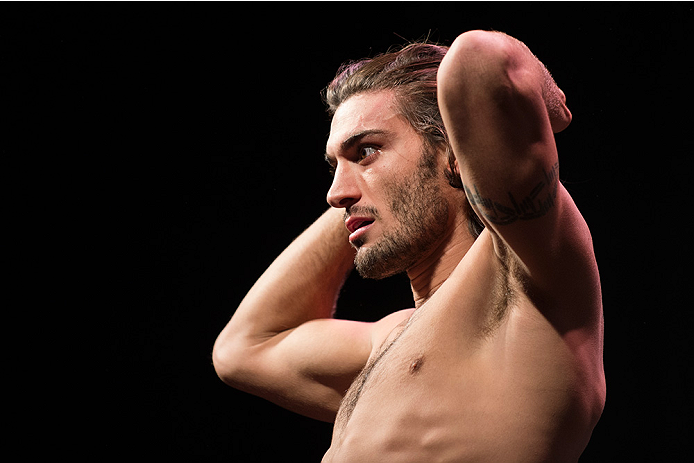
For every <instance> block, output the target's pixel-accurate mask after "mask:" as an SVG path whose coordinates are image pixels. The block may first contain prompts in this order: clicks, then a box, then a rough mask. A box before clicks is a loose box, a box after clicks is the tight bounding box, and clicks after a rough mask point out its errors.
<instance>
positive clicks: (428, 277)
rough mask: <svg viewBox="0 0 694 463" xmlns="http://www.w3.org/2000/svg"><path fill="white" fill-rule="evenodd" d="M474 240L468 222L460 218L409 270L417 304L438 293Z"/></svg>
mask: <svg viewBox="0 0 694 463" xmlns="http://www.w3.org/2000/svg"><path fill="white" fill-rule="evenodd" d="M474 242H475V239H474V238H473V237H472V236H471V235H470V232H469V231H468V228H467V224H466V222H465V221H464V220H460V218H458V219H457V220H454V223H453V224H452V226H450V227H449V228H448V232H447V233H446V235H445V236H444V237H443V238H442V239H441V240H440V241H439V242H438V243H437V244H436V246H435V247H434V248H433V249H432V251H431V252H430V253H429V255H428V256H427V257H425V258H424V259H422V260H420V261H419V262H418V263H417V264H415V265H414V266H412V268H410V269H408V270H407V276H408V277H409V278H410V285H411V287H412V296H413V298H414V302H415V307H416V308H419V307H421V306H422V304H424V303H425V302H426V301H428V300H429V298H431V296H433V295H434V293H435V292H436V290H438V289H439V287H440V286H441V285H442V284H443V283H444V282H445V281H446V280H447V279H448V277H449V276H450V275H451V273H452V272H453V270H454V269H455V268H456V267H457V266H458V264H459V263H460V261H461V260H462V259H463V257H465V254H467V252H468V250H469V249H470V247H471V246H472V244H473V243H474Z"/></svg>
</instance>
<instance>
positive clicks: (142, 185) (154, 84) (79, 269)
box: [0, 2, 693, 462]
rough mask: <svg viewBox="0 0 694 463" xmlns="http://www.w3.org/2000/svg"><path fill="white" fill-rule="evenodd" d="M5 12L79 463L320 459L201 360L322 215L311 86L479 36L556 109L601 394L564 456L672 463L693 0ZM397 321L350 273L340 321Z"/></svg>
mask: <svg viewBox="0 0 694 463" xmlns="http://www.w3.org/2000/svg"><path fill="white" fill-rule="evenodd" d="M2 11H4V13H5V15H4V21H5V22H7V23H8V26H7V27H5V28H4V29H3V30H2V32H0V39H2V46H3V53H2V59H3V67H2V69H3V70H2V73H3V76H4V78H5V79H7V80H6V82H8V84H7V85H6V86H5V91H4V92H3V93H4V97H3V98H4V100H5V104H6V108H11V109H7V110H6V112H7V114H8V115H9V116H10V117H11V119H12V121H13V122H14V124H12V129H11V130H9V129H8V133H7V134H6V135H5V137H6V140H7V141H6V143H5V146H4V147H3V148H2V151H3V154H6V155H8V154H9V155H10V156H11V159H14V160H17V161H19V162H20V163H21V165H22V166H23V167H22V171H21V175H22V178H23V179H24V180H25V181H27V182H28V181H31V183H29V185H31V186H30V187H29V188H24V189H23V190H21V191H19V192H15V194H14V196H13V197H14V198H16V199H19V200H20V201H12V202H13V204H23V203H22V202H21V201H27V204H31V205H32V206H31V215H33V216H34V217H35V218H36V217H38V218H39V222H40V223H41V232H40V234H41V237H42V238H41V239H40V241H41V244H42V249H44V250H45V252H44V254H45V255H46V256H50V257H52V258H53V259H49V260H52V261H53V262H55V261H56V260H57V259H60V260H61V262H60V263H59V264H55V265H54V266H49V268H48V270H47V271H46V272H45V274H40V275H38V276H36V281H38V282H41V281H43V278H46V279H49V278H48V277H49V275H50V278H52V280H51V281H61V282H65V283H60V284H55V283H54V284H55V288H56V290H55V292H54V293H52V297H53V298H54V301H53V303H54V305H56V306H59V305H60V304H67V305H69V306H70V309H69V310H68V311H67V312H66V314H67V315H66V317H67V318H68V319H69V320H70V322H69V323H70V324H71V325H75V326H78V327H79V328H78V329H77V330H76V331H77V333H75V331H74V330H73V331H71V332H72V333H75V339H77V341H76V344H78V346H77V348H78V350H79V351H81V352H82V353H87V352H88V353H89V354H91V355H92V356H94V357H95V358H94V359H93V360H91V361H90V362H84V363H83V364H81V365H80V368H79V369H80V371H81V375H80V377H81V378H83V379H82V380H81V381H80V382H79V383H78V384H75V383H76V381H68V383H70V384H71V386H70V389H71V395H72V396H73V399H72V402H71V405H70V406H69V407H68V408H69V409H70V410H72V412H71V415H72V416H74V415H78V416H88V417H89V418H88V419H85V420H83V423H82V424H83V426H82V432H80V435H79V437H75V436H74V435H73V436H72V437H71V438H70V440H69V442H70V445H74V448H75V449H78V450H81V451H87V452H90V454H92V455H93V456H94V457H95V458H96V459H97V460H99V459H101V458H102V457H107V456H122V457H133V458H151V459H154V460H155V461H164V460H165V459H167V460H168V459H171V460H174V461H235V462H236V461H237V462H275V461H285V460H286V461H292V460H294V461H319V460H320V457H321V456H322V454H323V453H324V452H325V450H326V449H327V447H328V445H329V440H330V434H331V426H330V425H328V424H325V423H320V422H315V421H313V420H310V419H306V418H303V417H300V416H297V415H294V414H292V413H290V412H287V411H285V410H283V409H280V408H279V407H276V406H274V405H272V404H270V403H267V402H265V401H263V400H260V399H257V398H255V397H253V396H250V395H247V394H244V393H241V392H238V391H235V390H233V389H231V388H229V387H227V386H225V385H224V384H223V383H222V382H221V381H219V380H218V379H217V377H216V375H215V372H214V369H213V367H212V365H211V350H212V345H213V343H214V340H215V338H216V336H217V334H218V333H219V331H220V330H221V329H222V328H223V327H224V325H225V324H226V322H227V320H228V319H229V317H230V316H231V315H232V313H233V311H234V309H235V307H236V306H237V304H238V303H239V302H240V301H241V299H242V298H243V296H244V294H245V292H246V291H247V290H248V288H250V286H251V285H252V283H253V282H254V281H255V279H256V278H257V277H258V276H259V275H260V274H261V273H262V271H263V270H264V269H265V268H266V267H267V265H269V263H270V262H271V261H272V260H273V258H274V257H275V256H276V255H278V254H279V253H280V252H281V251H282V250H283V249H284V247H286V245H287V244H289V242H290V241H291V240H292V239H293V238H294V237H295V236H296V235H298V234H299V233H300V232H301V231H302V230H303V229H304V228H305V227H306V226H308V225H309V224H310V223H311V222H312V221H313V220H314V219H315V218H317V217H318V216H319V215H320V214H321V213H322V211H324V210H325V209H326V208H327V204H326V203H325V193H326V192H327V189H328V187H329V185H330V177H329V175H328V173H327V165H326V164H325V162H324V161H323V159H322V153H323V151H324V145H325V141H326V139H327V135H328V132H329V119H328V117H327V114H326V113H325V110H324V106H323V104H322V102H321V99H320V90H321V89H322V88H323V87H324V86H325V85H326V84H327V83H328V82H329V81H330V79H331V78H332V77H333V76H334V73H335V71H336V69H337V67H338V66H339V65H340V64H341V63H342V62H344V61H346V60H349V59H357V58H362V57H366V56H373V55H374V54H376V53H379V52H383V51H386V50H387V49H388V47H389V46H391V45H394V44H402V43H403V42H404V41H405V40H416V39H423V38H425V37H427V36H428V37H429V38H430V39H431V40H434V41H439V42H441V43H444V44H450V43H451V41H452V40H453V39H454V38H455V37H456V36H457V35H458V34H459V33H462V32H464V31H465V30H469V29H477V28H479V29H496V30H501V31H504V32H507V33H509V34H511V35H513V36H515V37H517V38H519V39H520V40H523V41H524V42H525V43H526V44H527V45H528V46H529V47H530V49H531V50H533V52H534V53H535V54H536V55H537V56H538V57H539V58H540V59H541V60H542V61H543V62H544V63H545V64H546V65H547V67H548V68H549V69H550V71H551V72H552V73H553V75H554V77H555V79H556V81H557V82H558V83H559V85H560V86H561V88H562V89H563V90H564V91H565V93H566V94H567V97H568V105H569V107H570V109H571V110H572V112H573V116H574V121H573V123H572V125H571V126H570V127H569V129H567V130H566V131H565V132H563V133H561V134H559V135H558V136H557V144H558V146H559V152H560V160H561V166H562V172H561V175H562V178H563V180H564V181H565V184H566V186H567V188H568V189H569V190H570V192H571V193H572V195H573V196H574V198H575V199H576V202H577V203H578V205H579V208H580V209H581V210H582V212H583V214H584V216H585V217H586V219H587V221H588V223H589V225H590V226H591V229H592V232H593V237H594V241H595V250H596V255H597V259H598V263H599V265H600V269H601V278H602V283H603V293H604V308H605V321H606V328H605V367H606V374H607V382H608V398H607V405H606V408H605V412H604V414H603V417H602V419H601V421H600V422H599V423H598V425H597V427H596V429H595V432H594V434H593V438H592V440H591V442H590V444H589V446H588V448H587V450H586V451H585V453H584V455H583V456H582V457H581V462H598V461H677V460H679V459H683V458H684V457H683V456H682V455H684V454H683V453H681V449H683V448H684V446H685V445H686V444H687V442H686V439H687V438H688V437H689V435H690V429H689V428H690V427H691V413H692V407H691V402H690V401H689V400H688V396H689V393H690V392H691V389H692V383H691V375H690V372H689V369H690V367H691V357H690V355H689V344H690V341H689V329H688V321H689V318H690V314H689V312H690V308H691V302H690V298H686V299H685V294H687V293H689V292H690V291H687V286H686V285H688V284H691V283H690V277H689V268H690V266H691V258H690V256H689V254H688V250H689V248H690V244H689V243H690V240H689V234H688V233H687V230H686V229H687V227H689V225H688V222H689V221H690V220H691V214H690V212H689V211H690V209H691V195H690V194H689V188H687V186H688V185H687V183H688V181H689V180H688V178H687V177H688V172H689V170H690V165H689V163H690V161H689V158H690V157H691V155H692V143H691V125H692V124H691V122H692V120H691V105H692V99H691V76H690V74H691V71H690V69H691V57H692V51H691V48H692V45H693V43H692V39H691V31H692V27H693V24H692V6H691V3H657V4H650V3H635V4H632V3H621V2H620V3H589V4H583V3H566V4H564V3H561V4H557V3H544V2H543V3H538V4H535V3H533V4H527V3H510V4H509V3H496V2H495V3H399V2H389V3H385V4H374V3H368V2H365V3H327V4H326V3H308V4H286V3H281V4H275V3H261V4H250V5H248V4H236V3H231V4H230V3H161V4H160V3H153V4H141V3H136V4H129V3H128V4H125V3H123V4H121V3H113V4H27V5H12V6H8V5H7V4H5V5H3V7H2ZM18 209H19V210H21V209H22V206H21V205H20V206H19V207H18ZM37 241H38V240H37ZM56 244H60V246H53V245H56ZM37 246H39V245H38V244H37ZM57 247H59V248H60V251H56V250H55V249H56V248H57ZM42 252H43V251H42ZM66 264H69V265H66ZM39 286H42V285H39ZM409 304H411V296H410V294H409V289H408V285H407V281H406V279H405V278H403V277H396V278H394V279H391V280H387V281H385V282H378V283H376V282H369V281H363V280H360V279H359V278H358V277H352V278H350V280H349V282H348V284H347V286H346V288H345V290H344V293H343V297H342V299H341V302H340V306H339V310H340V312H339V315H340V316H342V317H354V318H359V319H362V320H374V319H377V318H379V317H380V316H382V315H383V314H385V313H388V312H390V311H392V310H395V309H400V308H404V307H406V306H408V305H409ZM374 310H377V312H375V311H374ZM71 374H72V373H71V372H70V371H63V373H62V375H63V376H62V378H63V379H62V383H65V377H69V376H70V375H71ZM85 411H87V412H88V413H87V414H85V415H82V414H83V413H84V412H85ZM688 426H689V428H688ZM60 431H61V430H60V429H55V430H54V431H53V432H58V433H59V432H60ZM375 459H376V460H377V457H375Z"/></svg>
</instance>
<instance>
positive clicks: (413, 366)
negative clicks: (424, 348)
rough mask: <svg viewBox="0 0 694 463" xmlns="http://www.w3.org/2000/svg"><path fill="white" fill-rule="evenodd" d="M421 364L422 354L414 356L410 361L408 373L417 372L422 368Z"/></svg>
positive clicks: (422, 360) (422, 362) (422, 363)
mask: <svg viewBox="0 0 694 463" xmlns="http://www.w3.org/2000/svg"><path fill="white" fill-rule="evenodd" d="M422 365H424V355H420V356H418V357H416V358H415V359H414V360H413V361H412V363H410V370H409V371H410V374H411V375H414V374H417V373H418V372H419V370H421V369H422Z"/></svg>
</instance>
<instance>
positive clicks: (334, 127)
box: [326, 91, 398, 155]
mask: <svg viewBox="0 0 694 463" xmlns="http://www.w3.org/2000/svg"><path fill="white" fill-rule="evenodd" d="M394 103H395V102H394V94H393V92H391V91H381V92H371V93H360V94H357V95H354V96H352V97H350V98H349V99H347V101H345V102H344V103H342V104H341V105H340V107H339V108H337V111H336V112H335V115H334V116H333V120H332V123H331V125H330V136H329V137H328V142H327V144H326V152H327V153H329V154H331V155H332V154H333V153H334V152H336V151H339V150H340V148H341V147H342V146H343V145H345V144H347V143H348V142H349V140H350V139H354V138H355V137H357V136H358V135H359V134H364V133H367V132H373V133H376V132H379V131H380V132H386V131H388V128H389V127H391V126H392V125H393V124H394V123H395V122H396V121H395V119H397V118H398V113H397V111H396V108H395V104H394Z"/></svg>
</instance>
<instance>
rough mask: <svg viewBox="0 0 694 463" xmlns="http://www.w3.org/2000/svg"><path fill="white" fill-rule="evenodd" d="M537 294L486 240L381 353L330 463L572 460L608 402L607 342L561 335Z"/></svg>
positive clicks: (344, 418) (361, 385) (365, 375)
mask: <svg viewBox="0 0 694 463" xmlns="http://www.w3.org/2000/svg"><path fill="white" fill-rule="evenodd" d="M504 261H505V262H504ZM460 282H464V284H460ZM529 293H530V294H532V291H528V288H526V287H525V284H524V283H523V279H522V277H519V272H517V271H516V270H515V266H514V265H513V264H512V261H511V259H499V258H497V257H496V254H495V253H494V246H493V244H492V239H491V236H490V234H489V233H488V232H485V233H483V234H482V235H481V236H480V238H478V240H477V241H476V243H475V245H473V247H472V248H471V249H470V251H469V252H468V254H467V255H466V256H465V258H464V259H463V261H462V262H461V264H460V265H459V266H458V267H457V268H456V270H455V271H454V272H453V274H452V275H451V277H449V280H448V281H447V282H446V283H444V285H442V286H441V288H440V289H439V290H438V291H437V292H436V293H435V294H434V296H433V297H432V298H431V299H430V300H429V301H427V302H426V303H425V304H424V305H423V306H421V307H420V308H419V309H417V310H416V311H415V312H414V314H413V315H412V316H411V317H410V318H409V319H406V320H405V321H404V322H402V323H400V324H398V325H397V326H395V327H394V329H393V330H392V331H391V332H390V334H388V336H387V337H386V338H385V339H384V340H383V342H379V343H376V344H375V345H377V346H380V347H379V348H378V349H376V350H374V352H373V353H372V355H371V357H370V359H369V361H368V363H367V365H366V367H365V368H364V370H363V371H362V372H361V374H360V375H359V376H358V377H357V379H356V380H355V381H354V383H353V384H352V386H351V387H350V389H349V391H348V392H347V394H346V396H345V399H344V400H343V402H342V404H341V406H340V410H339V411H338V415H337V419H336V422H335V430H334V434H333V442H332V445H331V448H330V450H329V451H328V453H327V454H326V456H325V458H324V461H325V462H343V461H346V462H368V461H388V462H422V461H427V462H434V461H456V462H461V461H477V460H479V459H482V460H484V461H565V460H566V461H571V460H576V459H577V458H578V455H580V453H581V451H582V450H583V448H584V447H585V445H586V443H587V441H588V439H589V437H590V431H591V430H592V427H593V426H594V424H595V421H596V420H597V417H598V416H599V412H600V411H601V407H602V400H603V398H604V381H603V380H602V379H603V376H602V359H601V357H600V354H601V351H600V347H599V344H600V343H599V341H598V340H596V339H594V338H593V336H592V335H590V333H591V332H594V331H595V330H590V329H585V330H583V329H577V330H572V331H563V330H562V329H559V328H558V327H557V326H554V325H553V324H552V323H550V321H548V318H546V317H545V316H543V311H542V310H538V307H541V308H542V309H546V306H549V305H553V304H552V303H551V302H550V301H547V300H542V298H540V300H531V298H530V297H529V296H528V294H529ZM581 303H584V301H570V303H567V304H566V305H567V307H568V309H567V310H570V309H571V306H572V304H579V305H580V304H581ZM562 309H564V307H562ZM591 310H592V309H591ZM549 318H551V317H549ZM587 328H589V327H587Z"/></svg>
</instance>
